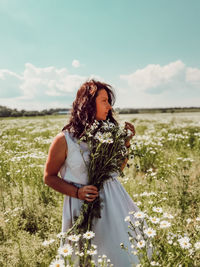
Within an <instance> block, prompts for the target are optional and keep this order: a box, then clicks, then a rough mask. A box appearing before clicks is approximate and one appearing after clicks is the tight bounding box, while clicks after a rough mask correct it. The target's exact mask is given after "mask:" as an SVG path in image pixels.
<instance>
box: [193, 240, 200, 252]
mask: <svg viewBox="0 0 200 267" xmlns="http://www.w3.org/2000/svg"><path fill="white" fill-rule="evenodd" d="M194 247H195V249H196V250H198V249H200V241H198V242H196V243H195V244H194Z"/></svg>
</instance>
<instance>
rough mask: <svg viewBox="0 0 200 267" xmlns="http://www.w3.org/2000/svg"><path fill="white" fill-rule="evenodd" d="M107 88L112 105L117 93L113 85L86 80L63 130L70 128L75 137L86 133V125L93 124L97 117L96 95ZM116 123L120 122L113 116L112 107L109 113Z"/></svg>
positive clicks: (108, 116) (109, 116) (112, 120)
mask: <svg viewBox="0 0 200 267" xmlns="http://www.w3.org/2000/svg"><path fill="white" fill-rule="evenodd" d="M102 89H105V90H106V92H107V94H108V102H109V104H110V105H111V106H113V105H114V103H115V95H114V92H113V90H112V86H111V85H109V84H107V83H102V82H100V81H96V80H94V79H92V80H89V81H86V82H85V83H83V84H82V85H81V87H80V88H79V90H78V92H77V94H76V99H75V100H74V102H73V104H72V109H71V114H70V119H69V123H68V124H67V125H65V126H64V128H63V129H62V131H64V130H68V131H69V132H70V133H72V134H73V136H74V137H76V138H80V137H81V136H83V135H84V131H85V129H86V126H87V127H88V125H89V126H90V125H92V124H93V122H94V120H95V118H96V97H97V96H98V92H99V91H100V90H102ZM107 118H109V119H110V121H111V122H113V123H114V124H115V125H118V122H117V121H116V120H115V119H114V117H113V109H110V110H109V112H108V115H107Z"/></svg>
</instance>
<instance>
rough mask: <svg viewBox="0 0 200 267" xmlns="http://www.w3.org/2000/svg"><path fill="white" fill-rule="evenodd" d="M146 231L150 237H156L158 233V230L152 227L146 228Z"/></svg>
mask: <svg viewBox="0 0 200 267" xmlns="http://www.w3.org/2000/svg"><path fill="white" fill-rule="evenodd" d="M144 233H145V234H146V235H147V236H148V237H154V236H155V235H156V231H155V230H154V229H152V228H148V229H146V230H144Z"/></svg>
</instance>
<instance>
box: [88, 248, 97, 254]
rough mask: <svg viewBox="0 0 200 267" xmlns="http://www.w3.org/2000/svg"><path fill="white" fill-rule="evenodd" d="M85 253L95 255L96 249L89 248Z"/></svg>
mask: <svg viewBox="0 0 200 267" xmlns="http://www.w3.org/2000/svg"><path fill="white" fill-rule="evenodd" d="M87 253H88V254H89V255H96V254H97V250H96V249H95V250H94V249H90V250H87Z"/></svg>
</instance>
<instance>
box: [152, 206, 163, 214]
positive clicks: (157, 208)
mask: <svg viewBox="0 0 200 267" xmlns="http://www.w3.org/2000/svg"><path fill="white" fill-rule="evenodd" d="M153 211H155V212H158V213H161V212H162V211H163V210H162V208H160V207H153Z"/></svg>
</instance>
